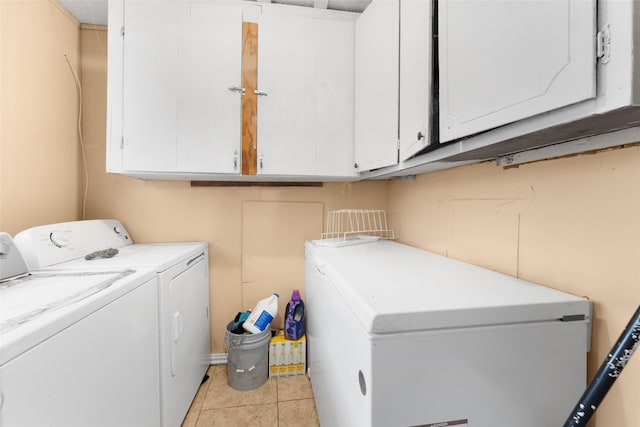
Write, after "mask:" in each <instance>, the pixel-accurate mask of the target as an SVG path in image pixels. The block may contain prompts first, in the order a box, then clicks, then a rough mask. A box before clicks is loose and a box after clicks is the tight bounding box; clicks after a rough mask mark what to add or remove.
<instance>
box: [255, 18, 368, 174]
mask: <svg viewBox="0 0 640 427" xmlns="http://www.w3.org/2000/svg"><path fill="white" fill-rule="evenodd" d="M331 15H332V17H329V16H320V15H318V14H315V13H314V14H313V16H310V15H309V14H306V13H305V14H300V15H298V14H291V13H290V14H286V15H285V14H281V13H277V14H276V13H269V11H267V10H263V13H262V15H261V16H260V19H259V22H258V88H259V92H260V96H258V131H257V133H258V136H257V141H258V142H257V149H258V174H259V175H297V176H345V177H347V176H355V175H356V171H355V169H354V168H353V162H354V160H353V108H354V101H353V84H354V83H353V79H354V74H353V73H354V65H353V63H354V58H353V50H354V23H353V16H352V15H345V16H347V17H348V18H340V17H339V14H331Z"/></svg>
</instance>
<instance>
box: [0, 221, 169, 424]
mask: <svg viewBox="0 0 640 427" xmlns="http://www.w3.org/2000/svg"><path fill="white" fill-rule="evenodd" d="M157 298H158V286H157V278H156V274H155V271H153V269H150V268H139V269H136V270H132V269H123V268H116V269H104V270H93V271H78V270H73V269H69V270H66V271H60V272H54V271H52V272H37V271H35V272H31V273H29V271H28V269H27V266H26V265H25V263H24V261H23V260H22V257H21V256H20V254H19V252H18V250H17V249H16V248H15V246H14V244H13V242H12V240H11V238H10V237H9V236H8V235H7V234H6V233H0V426H4V427H13V426H45V425H46V426H53V427H76V426H77V427H83V426H87V425H92V426H104V427H109V426H116V425H117V426H131V427H134V426H148V427H154V426H157V425H158V424H159V422H160V405H159V399H158V397H157V394H156V393H154V390H158V387H159V375H158V369H159V360H158V352H157V348H158V345H159V343H158V329H157V323H158V322H157V317H158V306H157Z"/></svg>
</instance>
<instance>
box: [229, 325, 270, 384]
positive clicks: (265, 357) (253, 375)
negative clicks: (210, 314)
mask: <svg viewBox="0 0 640 427" xmlns="http://www.w3.org/2000/svg"><path fill="white" fill-rule="evenodd" d="M233 323H234V322H229V323H228V324H227V334H226V336H225V343H226V344H227V359H228V362H227V376H228V381H229V385H230V386H231V387H232V388H234V389H236V390H253V389H255V388H258V387H260V386H261V385H262V384H264V383H265V381H267V377H268V374H269V340H271V329H270V328H267V329H265V330H264V331H263V332H260V333H259V334H251V333H249V332H247V333H244V334H234V333H233V332H231V330H233Z"/></svg>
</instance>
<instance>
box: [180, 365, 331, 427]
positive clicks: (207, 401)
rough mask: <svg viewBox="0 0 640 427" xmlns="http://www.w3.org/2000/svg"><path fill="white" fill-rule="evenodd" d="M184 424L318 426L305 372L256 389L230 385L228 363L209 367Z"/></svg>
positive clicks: (185, 426) (190, 426)
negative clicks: (248, 389)
mask: <svg viewBox="0 0 640 427" xmlns="http://www.w3.org/2000/svg"><path fill="white" fill-rule="evenodd" d="M208 374H209V379H208V380H207V382H205V383H204V384H202V385H201V386H200V389H199V390H198V393H197V394H196V397H195V398H194V399H193V403H192V404H191V408H189V412H188V413H187V416H186V417H185V419H184V421H183V423H182V427H213V426H225V427H226V426H229V427H246V426H251V427H254V426H273V427H289V426H291V427H319V426H320V424H319V423H318V415H317V413H316V406H315V403H314V401H313V392H312V391H311V383H310V381H309V378H308V377H307V376H306V375H300V376H295V377H284V378H271V379H268V380H267V382H266V383H264V384H263V385H261V386H260V387H258V388H257V389H255V390H250V391H238V390H235V389H233V388H231V387H230V386H229V383H228V381H227V365H214V366H211V367H209V371H208Z"/></svg>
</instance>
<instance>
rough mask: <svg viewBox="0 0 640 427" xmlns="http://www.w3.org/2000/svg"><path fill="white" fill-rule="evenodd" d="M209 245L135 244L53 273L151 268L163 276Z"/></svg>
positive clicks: (60, 266)
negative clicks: (68, 270) (114, 253)
mask: <svg viewBox="0 0 640 427" xmlns="http://www.w3.org/2000/svg"><path fill="white" fill-rule="evenodd" d="M207 247H208V245H207V243H206V242H184V243H134V244H132V245H128V246H123V247H120V248H118V254H117V255H115V256H113V257H112V258H96V259H92V260H86V259H85V258H84V257H82V258H77V259H74V260H72V261H67V262H64V263H61V264H56V265H53V266H51V267H48V268H47V269H51V270H64V269H72V270H102V269H111V268H137V267H151V268H154V269H155V270H156V272H158V273H160V272H163V271H165V270H167V269H168V268H171V267H173V266H175V265H176V264H178V263H180V262H183V261H184V262H188V261H189V260H190V259H192V258H193V257H196V256H198V255H200V254H202V253H203V252H205V251H206V250H207Z"/></svg>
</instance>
